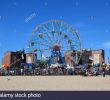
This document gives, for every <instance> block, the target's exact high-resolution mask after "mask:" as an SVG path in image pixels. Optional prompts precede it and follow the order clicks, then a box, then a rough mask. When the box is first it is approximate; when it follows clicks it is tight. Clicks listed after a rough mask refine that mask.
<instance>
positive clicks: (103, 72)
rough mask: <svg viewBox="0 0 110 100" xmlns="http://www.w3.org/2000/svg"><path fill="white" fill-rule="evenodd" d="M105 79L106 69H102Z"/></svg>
mask: <svg viewBox="0 0 110 100" xmlns="http://www.w3.org/2000/svg"><path fill="white" fill-rule="evenodd" d="M102 74H103V77H105V68H102Z"/></svg>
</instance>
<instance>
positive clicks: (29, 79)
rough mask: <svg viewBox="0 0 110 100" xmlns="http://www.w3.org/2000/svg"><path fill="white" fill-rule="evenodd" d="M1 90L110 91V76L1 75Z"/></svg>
mask: <svg viewBox="0 0 110 100" xmlns="http://www.w3.org/2000/svg"><path fill="white" fill-rule="evenodd" d="M0 90H2V91H3V90H18V91H19V90H20V91H22V90H35V91H62V90H66V91H85V90H86V91H94V90H95V91H110V76H106V77H105V78H104V77H102V76H97V77H95V76H93V77H83V76H0Z"/></svg>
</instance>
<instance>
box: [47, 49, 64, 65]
mask: <svg viewBox="0 0 110 100" xmlns="http://www.w3.org/2000/svg"><path fill="white" fill-rule="evenodd" d="M54 60H56V63H59V64H64V63H65V62H64V58H63V57H62V55H61V52H60V50H58V51H56V50H53V51H52V53H51V57H50V59H49V65H51V64H54Z"/></svg>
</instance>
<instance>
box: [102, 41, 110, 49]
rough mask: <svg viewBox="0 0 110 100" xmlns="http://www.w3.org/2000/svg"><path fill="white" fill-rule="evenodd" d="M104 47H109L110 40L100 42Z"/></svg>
mask: <svg viewBox="0 0 110 100" xmlns="http://www.w3.org/2000/svg"><path fill="white" fill-rule="evenodd" d="M102 45H103V46H104V47H105V48H109V49H110V42H105V43H103V44H102Z"/></svg>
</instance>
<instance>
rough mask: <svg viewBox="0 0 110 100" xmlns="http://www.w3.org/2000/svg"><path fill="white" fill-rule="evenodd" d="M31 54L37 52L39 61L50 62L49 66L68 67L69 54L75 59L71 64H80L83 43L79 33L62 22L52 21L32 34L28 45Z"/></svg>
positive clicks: (37, 28)
mask: <svg viewBox="0 0 110 100" xmlns="http://www.w3.org/2000/svg"><path fill="white" fill-rule="evenodd" d="M36 48H37V50H36ZM28 49H29V52H31V53H34V50H36V51H37V59H40V60H48V61H49V62H48V65H49V66H51V65H56V64H60V65H65V64H66V65H67V66H68V67H70V65H71V64H67V63H65V62H68V60H71V59H69V57H68V54H67V55H65V54H66V53H67V52H71V54H70V55H71V56H72V57H73V59H72V60H71V61H70V62H69V63H73V65H75V64H78V62H79V60H80V57H81V50H82V48H81V42H80V38H79V36H78V32H77V31H76V30H75V29H74V28H73V27H72V26H70V25H69V24H67V23H66V22H64V21H62V20H50V21H47V22H45V23H42V24H40V25H39V26H37V27H36V29H35V30H34V31H33V33H32V37H31V39H30V41H29V44H28ZM65 60H66V61H65Z"/></svg>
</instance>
